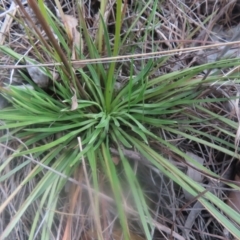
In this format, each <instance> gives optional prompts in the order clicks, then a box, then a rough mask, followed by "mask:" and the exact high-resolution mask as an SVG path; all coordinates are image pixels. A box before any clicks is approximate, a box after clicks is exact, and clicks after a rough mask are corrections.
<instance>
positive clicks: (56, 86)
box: [0, 0, 240, 240]
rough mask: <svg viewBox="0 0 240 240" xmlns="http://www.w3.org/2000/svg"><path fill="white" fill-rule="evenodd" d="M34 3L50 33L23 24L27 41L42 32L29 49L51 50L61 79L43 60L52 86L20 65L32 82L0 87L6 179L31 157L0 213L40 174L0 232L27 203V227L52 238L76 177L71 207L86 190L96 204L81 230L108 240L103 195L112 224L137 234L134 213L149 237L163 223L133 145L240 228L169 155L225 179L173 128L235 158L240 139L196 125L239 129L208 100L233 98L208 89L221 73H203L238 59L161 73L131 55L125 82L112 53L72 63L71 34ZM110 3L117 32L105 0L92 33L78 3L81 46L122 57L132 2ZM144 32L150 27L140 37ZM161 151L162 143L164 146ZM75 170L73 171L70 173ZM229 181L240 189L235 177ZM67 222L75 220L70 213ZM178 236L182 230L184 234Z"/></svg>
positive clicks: (45, 53)
mask: <svg viewBox="0 0 240 240" xmlns="http://www.w3.org/2000/svg"><path fill="white" fill-rule="evenodd" d="M29 3H30V6H31V7H32V9H33V11H34V13H35V14H36V16H37V18H38V20H39V22H40V24H41V26H42V27H43V29H44V31H45V32H46V35H47V37H48V39H49V40H50V41H47V40H46V39H44V38H42V37H40V36H41V34H40V33H39V32H38V31H36V28H34V30H35V31H34V30H31V29H30V28H29V26H27V25H26V24H25V23H22V24H23V25H24V27H25V28H26V29H27V33H28V37H29V39H31V38H32V36H35V37H38V38H39V40H40V42H39V44H38V46H33V51H35V52H36V55H35V56H37V59H34V58H33V57H28V59H29V60H32V61H35V60H37V61H38V62H41V63H43V62H44V59H45V58H46V59H51V60H52V61H53V62H57V63H61V64H60V65H58V66H56V67H55V71H56V72H57V73H58V74H59V81H56V80H55V79H54V78H53V75H52V73H51V72H50V70H49V69H48V68H46V67H45V68H44V67H42V69H43V70H44V71H45V73H46V74H47V75H48V76H49V77H50V78H51V80H52V81H51V85H50V86H49V88H48V89H47V90H46V89H41V88H39V87H38V86H36V85H35V84H33V83H32V81H31V79H29V77H28V75H27V74H26V73H24V72H23V73H22V77H23V78H24V80H25V81H26V82H28V83H30V84H31V85H32V86H33V87H34V89H29V88H27V87H26V88H18V87H16V86H9V87H8V88H3V87H2V88H1V89H0V90H1V95H2V96H3V97H4V98H6V99H7V100H8V101H9V103H10V106H9V107H7V108H4V109H2V110H0V115H1V121H2V122H3V124H2V125H1V126H0V130H3V131H4V134H3V135H2V136H1V138H0V143H5V142H6V141H7V142H8V144H9V145H11V144H13V145H14V147H13V149H14V150H13V149H10V150H9V151H11V154H10V155H9V156H8V158H7V159H6V160H5V161H4V162H2V163H1V165H0V170H1V172H2V174H1V177H0V181H1V182H3V181H6V180H7V179H9V178H10V177H12V176H14V175H15V174H17V172H19V171H21V170H23V169H25V167H26V165H28V164H30V162H33V163H34V164H35V166H34V167H33V168H32V169H29V171H28V172H26V173H25V175H24V176H23V178H22V179H21V182H19V185H18V186H17V187H16V189H15V190H14V191H13V192H12V194H11V195H10V196H9V197H8V198H7V199H6V200H5V201H4V202H3V203H2V205H1V206H0V213H2V212H4V211H5V209H6V207H7V206H8V204H10V202H11V200H12V199H14V197H15V196H16V195H17V194H19V193H20V191H22V190H23V189H25V186H27V185H31V184H32V183H33V181H34V182H35V184H34V187H33V188H32V190H31V192H30V193H29V195H28V197H27V198H26V199H24V202H23V203H22V204H21V206H19V208H18V209H17V210H16V211H15V213H14V216H13V217H12V218H11V219H10V220H9V222H8V224H7V227H6V228H5V229H4V230H3V232H2V233H1V235H0V238H1V239H5V238H7V237H8V236H9V235H10V234H11V232H12V231H14V229H15V228H16V227H17V225H18V224H19V222H20V221H24V219H23V216H24V214H25V213H26V212H27V210H28V208H30V207H32V208H36V206H37V209H35V213H36V214H35V215H34V216H33V218H32V219H33V221H32V222H31V223H28V226H25V228H26V229H27V230H26V232H28V239H35V238H36V237H38V238H39V239H44V240H46V239H51V237H52V235H55V236H57V230H56V229H58V227H56V226H58V225H60V222H61V221H60V220H59V219H58V206H59V201H60V199H61V197H62V195H63V194H66V193H65V187H66V183H67V181H70V182H71V183H72V184H75V185H76V186H75V188H76V189H77V191H78V194H77V195H74V193H73V191H72V192H68V194H69V198H71V197H73V196H74V198H73V199H74V200H73V199H72V200H70V203H71V209H72V211H71V214H73V213H74V209H75V208H77V207H79V206H78V202H77V200H76V199H78V198H80V195H81V194H84V197H82V198H84V199H85V201H87V202H90V204H89V205H90V207H91V209H92V211H93V210H94V212H93V213H91V211H89V212H88V211H86V212H87V213H88V214H89V215H91V214H92V215H93V216H92V219H91V221H84V220H82V223H83V225H84V226H85V228H86V229H84V230H82V234H83V235H84V234H87V232H89V231H90V232H93V233H94V236H96V238H97V239H106V238H105V235H104V234H105V233H104V230H105V228H104V227H106V226H105V225H104V223H103V222H104V221H106V219H107V217H106V214H105V213H104V211H105V210H104V209H103V208H102V206H103V203H104V202H105V201H106V202H107V204H106V205H109V204H110V205H111V206H114V207H115V208H116V209H117V214H116V216H117V219H118V221H117V223H116V225H119V226H120V228H121V231H122V235H123V239H126V240H127V239H131V236H132V235H131V234H132V233H131V229H130V227H129V226H130V222H131V217H129V215H128V214H130V216H134V217H136V218H137V219H138V221H139V222H140V229H142V232H143V235H144V237H145V238H146V239H149V240H150V239H152V236H153V234H152V229H154V228H157V224H156V223H155V220H154V216H153V214H151V211H150V207H149V204H148V201H147V197H148V196H147V194H146V193H145V192H144V191H143V188H142V186H141V181H139V178H138V176H137V174H136V172H135V169H134V166H133V164H131V162H130V160H129V159H128V157H127V156H126V155H125V154H124V152H125V150H129V149H131V150H133V151H137V152H139V153H141V155H142V156H144V157H145V159H147V162H148V164H149V165H151V166H154V167H155V168H156V169H157V170H158V171H160V172H162V173H163V174H164V175H165V176H167V177H168V178H169V179H172V180H173V181H174V182H175V183H177V184H178V185H179V186H180V187H181V188H183V189H185V190H187V191H188V192H189V193H190V194H192V195H193V196H194V197H198V196H200V197H199V198H198V201H200V202H201V203H202V205H203V206H204V207H205V209H206V210H208V211H209V212H210V213H211V214H212V216H213V217H214V218H215V219H216V220H217V221H219V222H220V223H221V224H222V225H223V226H224V227H225V228H226V229H228V230H229V231H230V232H231V233H232V234H233V235H234V236H236V237H237V236H240V230H239V228H238V227H236V226H235V225H234V224H233V223H232V221H234V222H236V223H237V224H240V218H239V217H240V215H239V213H237V212H235V211H234V210H233V209H231V208H230V207H229V206H228V205H226V204H225V203H224V202H223V201H222V200H220V199H219V198H218V197H217V196H215V195H214V194H213V193H211V192H210V191H206V189H205V188H204V187H203V186H201V185H200V184H199V183H197V182H194V181H193V180H192V179H190V178H189V177H188V176H187V175H186V174H185V173H183V172H182V171H181V170H179V169H178V168H177V166H176V165H174V164H173V163H172V162H171V161H169V156H172V155H173V156H177V157H178V158H181V159H182V160H185V161H186V162H191V163H193V164H194V166H195V167H196V168H197V169H199V170H200V171H202V172H204V173H206V174H207V175H208V176H210V177H211V178H213V179H218V178H219V176H218V174H216V173H214V172H212V171H210V170H209V169H208V168H206V167H204V166H202V165H200V164H199V163H198V162H196V161H195V160H194V159H191V158H190V157H189V156H188V155H186V154H185V151H184V149H181V148H178V147H177V146H176V145H175V144H173V143H171V141H170V136H171V137H172V138H173V139H177V138H184V139H187V140H189V141H192V142H195V143H197V144H202V145H204V146H209V147H211V148H212V149H215V150H218V151H219V152H222V153H225V154H227V155H229V156H231V157H234V158H238V155H237V154H236V152H237V150H238V146H235V145H234V142H233V141H229V142H228V141H225V140H223V139H222V138H221V136H217V135H216V136H214V137H213V136H212V134H211V132H210V131H209V132H208V131H201V130H199V129H198V128H200V127H201V126H202V125H210V124H212V123H213V122H216V123H218V124H221V123H225V124H227V125H229V127H231V128H232V129H234V131H237V129H238V125H237V123H235V122H233V121H231V120H229V119H228V118H227V117H225V116H222V115H218V114H216V113H215V112H214V109H212V108H211V107H210V106H211V104H212V103H221V102H224V101H228V100H229V99H228V98H227V97H222V98H212V97H211V96H210V97H208V96H209V95H205V94H204V91H205V90H206V89H210V90H211V88H213V87H211V85H212V84H213V83H214V82H215V81H216V80H218V81H219V82H223V83H224V82H225V78H224V77H223V76H219V75H212V76H210V77H208V78H207V79H205V80H204V81H202V80H201V78H200V77H198V76H199V75H200V73H202V72H203V71H205V70H207V69H215V68H229V67H234V66H238V65H239V63H240V59H235V60H234V61H230V60H222V61H218V62H216V63H214V64H205V65H201V66H197V67H191V68H187V69H184V70H181V71H174V72H171V73H167V74H164V75H161V76H157V77H156V76H154V74H153V72H154V70H155V69H157V68H158V67H159V65H161V64H163V62H164V60H162V59H160V60H158V61H157V60H156V61H155V60H154V59H144V60H142V61H141V63H139V62H136V63H135V62H134V61H133V60H132V61H129V65H130V67H129V76H128V79H127V81H126V82H125V83H123V82H121V81H120V80H119V71H120V70H121V69H120V68H121V64H118V63H117V62H116V61H112V62H111V63H110V64H109V65H106V64H103V63H101V62H100V63H94V64H87V65H86V66H84V67H75V66H74V65H73V64H72V62H71V59H70V58H71V56H72V52H71V51H72V49H73V48H71V47H70V45H71V41H70V39H69V38H68V37H67V34H66V33H64V30H63V29H64V26H63V24H62V23H61V22H60V21H59V20H58V19H57V18H56V17H54V16H53V15H52V14H51V13H50V11H49V10H48V9H47V7H46V6H45V5H44V2H43V1H42V0H39V1H38V3H37V2H36V1H29ZM19 5H21V4H20V3H19ZM150 5H151V7H152V9H154V11H156V10H157V8H158V7H159V5H158V1H154V2H153V3H152V1H148V2H147V4H146V5H145V6H144V7H143V6H142V7H143V8H142V9H143V10H142V11H144V10H145V9H146V8H147V7H148V6H150ZM114 7H115V12H114V14H115V15H114V17H115V21H116V23H115V27H114V33H110V32H109V30H108V26H107V22H106V21H105V20H106V19H105V18H104V14H105V13H106V8H107V4H106V1H101V6H100V12H99V30H98V31H97V33H96V36H95V39H94V38H93V37H92V36H91V34H89V29H88V26H87V24H86V22H85V19H84V9H83V6H82V5H78V16H79V20H80V26H81V30H82V32H83V38H84V40H85V44H84V47H85V48H86V49H87V51H86V52H88V53H89V56H90V57H91V58H99V57H102V56H104V55H107V56H109V57H114V56H117V55H118V54H119V53H120V52H121V51H122V48H124V43H125V41H126V36H127V37H129V38H131V37H132V36H129V35H131V32H130V30H129V31H128V32H127V33H126V35H125V36H124V37H122V36H121V33H122V32H121V30H122V28H123V17H124V16H123V14H124V8H125V7H126V1H124V3H123V2H122V0H117V1H116V6H114ZM139 7H140V5H139ZM23 14H24V15H25V17H27V19H29V18H28V13H26V12H25V13H24V12H23ZM154 21H156V20H155V19H154V12H153V13H152V14H150V18H149V22H148V26H147V27H149V26H150V25H151V23H154ZM136 22H137V21H133V22H132V24H131V26H130V27H129V29H132V28H134V26H135V24H136ZM30 24H31V22H30ZM147 35H148V32H147V31H146V33H145V36H144V37H143V40H144V39H145V38H146V36H147ZM55 36H57V40H56V37H55ZM112 38H113V40H112ZM103 45H104V46H103ZM0 50H1V51H2V52H4V53H6V54H8V55H10V56H11V57H13V58H15V59H16V60H20V59H22V58H23V56H22V55H21V54H17V53H15V52H14V51H11V49H9V48H8V47H6V46H0ZM74 50H75V51H76V53H78V56H77V58H78V59H84V58H87V57H88V53H87V54H85V53H84V52H85V51H84V52H81V51H80V48H78V47H76V49H74ZM152 50H153V49H152ZM39 52H41V54H39ZM135 64H139V66H140V67H139V70H138V71H136V72H134V71H133V69H134V68H135ZM230 78H233V79H234V78H236V75H234V74H233V75H230V76H228V79H230ZM117 83H119V84H120V85H121V87H120V89H118V88H117V87H116V86H117ZM73 106H74V108H73ZM206 106H207V107H206ZM200 113H201V114H200ZM203 115H204V117H202V116H203ZM211 128H212V131H215V130H216V131H222V132H223V134H226V135H228V136H229V138H231V139H232V138H233V136H232V132H231V131H228V130H221V129H219V126H218V125H217V124H216V125H212V126H211ZM79 139H81V140H80V141H79ZM212 139H213V140H214V141H212ZM156 146H158V148H157V147H156ZM111 148H114V149H115V150H117V152H118V154H117V155H118V157H119V159H118V162H117V163H116V162H115V161H114V157H113V154H112V152H111V150H110V149H111ZM159 149H162V150H166V151H162V152H161V151H159ZM236 149H237V150H236ZM19 158H22V159H23V161H22V163H20V164H14V161H16V159H19ZM9 164H12V165H13V166H14V167H13V168H12V169H11V170H10V171H9V172H7V171H5V168H6V167H7V166H8V165H9ZM82 172H83V173H84V174H82V175H81V177H79V178H78V177H77V176H78V173H79V175H80V174H81V173H82ZM120 173H121V174H120ZM73 176H74V179H72V177H73ZM76 179H78V181H77V180H76ZM102 179H104V180H102ZM74 180H75V181H74ZM104 181H105V182H106V185H107V186H109V187H110V189H111V193H112V198H111V197H110V198H109V197H108V198H106V196H104V195H103V194H102V193H101V189H102V188H103V187H102V182H104ZM123 182H126V184H127V185H128V186H129V189H130V191H131V195H132V198H133V202H134V206H135V207H134V208H133V209H131V211H129V207H128V206H126V204H124V203H125V196H124V184H123ZM229 185H230V186H233V187H234V188H236V189H239V187H237V186H235V185H233V184H229ZM75 188H74V189H75ZM76 189H75V190H76ZM203 193H204V194H203ZM86 212H85V213H86ZM87 213H86V215H87ZM230 219H231V220H230ZM66 221H67V223H68V224H70V225H71V221H72V220H70V218H68V220H66ZM26 225H27V224H26ZM174 233H175V232H174ZM61 234H62V235H63V236H64V237H65V239H70V236H71V231H69V229H68V228H67V227H66V228H63V229H62V232H61ZM175 234H176V233H175ZM176 236H178V237H179V238H180V235H176Z"/></svg>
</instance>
